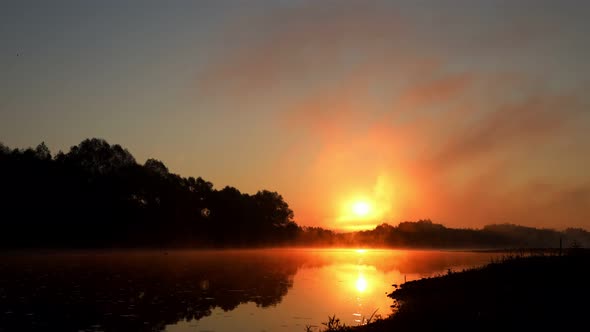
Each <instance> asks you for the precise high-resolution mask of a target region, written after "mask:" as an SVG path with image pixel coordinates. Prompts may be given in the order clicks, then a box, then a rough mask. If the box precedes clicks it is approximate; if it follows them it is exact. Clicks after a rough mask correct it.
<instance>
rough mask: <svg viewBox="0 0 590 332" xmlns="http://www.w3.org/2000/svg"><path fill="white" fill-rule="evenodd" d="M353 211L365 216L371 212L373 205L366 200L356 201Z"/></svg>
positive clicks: (359, 215)
mask: <svg viewBox="0 0 590 332" xmlns="http://www.w3.org/2000/svg"><path fill="white" fill-rule="evenodd" d="M352 212H353V213H354V214H355V215H356V216H358V217H365V216H367V215H368V214H369V212H371V205H369V203H367V202H364V201H359V202H355V203H353V204H352Z"/></svg>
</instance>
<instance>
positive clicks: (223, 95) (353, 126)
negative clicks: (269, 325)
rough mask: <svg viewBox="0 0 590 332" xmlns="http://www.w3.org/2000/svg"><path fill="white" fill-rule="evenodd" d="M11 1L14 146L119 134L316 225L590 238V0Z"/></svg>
mask: <svg viewBox="0 0 590 332" xmlns="http://www.w3.org/2000/svg"><path fill="white" fill-rule="evenodd" d="M1 8H2V9H1V10H0V41H1V42H0V142H2V143H4V144H5V145H7V146H10V147H19V148H25V147H29V146H33V147H34V146H36V145H37V144H38V143H40V142H41V141H44V142H45V143H46V144H47V145H48V146H49V148H50V149H51V150H52V151H53V152H54V153H55V152H57V151H59V150H63V151H64V152H67V151H68V150H69V148H70V147H71V146H73V145H77V144H78V143H79V142H80V141H82V140H83V139H85V138H89V137H99V138H104V139H106V140H107V141H108V142H110V143H111V144H115V143H116V144H121V145H122V146H124V147H126V148H128V149H129V151H130V152H131V153H132V154H133V155H134V156H135V157H136V159H137V160H138V162H140V163H143V162H144V161H145V160H146V159H147V158H156V159H159V160H162V161H163V162H164V163H165V164H166V165H167V166H168V167H169V169H170V170H171V171H172V172H175V173H178V174H180V175H182V176H187V177H188V176H195V177H197V176H201V177H203V178H204V179H206V180H209V181H211V182H213V184H214V185H215V187H216V188H218V189H221V188H223V187H224V186H226V185H230V186H234V187H236V188H238V189H240V190H241V191H242V192H247V193H255V192H256V191H257V190H260V189H268V190H272V191H277V192H279V193H280V194H281V195H282V196H283V197H284V198H285V200H286V201H287V202H288V203H289V205H290V206H291V208H292V209H293V210H294V212H295V220H296V221H297V222H298V223H299V224H301V225H304V226H321V227H327V228H332V229H338V230H356V229H367V228H371V227H374V226H375V225H377V224H380V223H382V222H387V223H390V224H392V225H396V224H397V223H399V222H401V221H406V220H418V219H426V218H429V219H432V220H433V221H434V222H437V223H442V224H445V225H447V226H450V227H469V228H480V227H482V226H483V225H486V224H491V223H514V224H521V225H528V226H535V227H548V228H556V229H564V228H566V227H583V228H586V229H590V172H588V170H589V169H590V153H589V152H590V108H589V105H590V94H588V93H587V91H588V90H589V88H590V62H588V59H590V38H588V37H587V32H588V31H590V21H589V20H588V19H587V18H588V17H590V2H588V1H544V0H535V1H503V0H498V1H475V0H473V1H467V0H465V1H439V0H432V1H420V0H416V1H346V0H342V1H295V0H293V1H289V0H276V1H257V0H252V1H237V0H236V1H220V0H216V1H172V0H171V1H166V2H162V1H111V0H104V1H97V2H85V1H60V0H55V1H26V0H25V1H6V0H5V1H2V4H1ZM359 207H360V208H359ZM359 210H360V212H359Z"/></svg>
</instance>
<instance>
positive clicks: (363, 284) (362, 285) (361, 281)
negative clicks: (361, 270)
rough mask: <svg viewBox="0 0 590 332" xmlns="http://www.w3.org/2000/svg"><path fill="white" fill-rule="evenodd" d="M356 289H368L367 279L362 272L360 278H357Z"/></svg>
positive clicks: (360, 290) (362, 290)
mask: <svg viewBox="0 0 590 332" xmlns="http://www.w3.org/2000/svg"><path fill="white" fill-rule="evenodd" d="M355 286H356V290H357V291H359V292H361V293H363V292H364V291H365V290H367V279H365V277H364V276H363V275H362V274H359V276H358V278H357V279H356V283H355Z"/></svg>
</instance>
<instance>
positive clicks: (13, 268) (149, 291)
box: [0, 249, 495, 332]
mask: <svg viewBox="0 0 590 332" xmlns="http://www.w3.org/2000/svg"><path fill="white" fill-rule="evenodd" d="M494 255H495V254H491V253H470V252H442V251H405V250H351V249H342V250H336V249H321V250H318V249H313V250H312V249H310V250H307V249H292V250H288V249H273V250H240V251H169V252H164V251H133V252H130V251H121V252H68V253H63V252H62V253H43V254H30V253H28V254H27V253H18V254H14V253H13V254H0V331H31V330H33V331H48V330H52V331H53V330H59V331H161V330H166V331H238V330H239V331H300V332H301V331H304V330H305V326H306V325H313V326H320V325H321V322H323V321H326V320H327V317H328V316H329V315H334V314H335V315H336V316H337V317H340V318H341V319H342V321H344V322H345V323H346V324H348V325H356V324H361V323H362V322H363V319H364V318H367V317H369V316H371V314H372V313H373V312H375V310H377V314H380V315H382V316H387V315H389V314H390V312H391V311H390V310H391V309H390V305H391V304H392V300H391V299H389V298H387V297H386V293H389V292H391V291H392V290H393V288H392V286H391V285H392V284H394V283H397V284H399V283H403V282H404V280H408V281H409V280H413V279H418V278H421V277H425V276H431V275H434V274H437V273H446V271H447V269H449V268H451V269H454V270H459V269H463V268H466V267H471V266H477V265H482V264H485V263H487V262H489V261H490V259H491V258H492V257H493V256H494Z"/></svg>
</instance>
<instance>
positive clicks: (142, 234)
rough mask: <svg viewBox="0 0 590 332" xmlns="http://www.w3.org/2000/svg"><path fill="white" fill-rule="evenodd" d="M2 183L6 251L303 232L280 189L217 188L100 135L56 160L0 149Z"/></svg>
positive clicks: (236, 239)
mask: <svg viewBox="0 0 590 332" xmlns="http://www.w3.org/2000/svg"><path fill="white" fill-rule="evenodd" d="M0 183H1V184H2V185H1V186H0V202H2V203H1V222H0V226H1V229H2V230H1V232H0V240H1V245H2V246H5V247H109V246H111V247H137V246H141V247H149V246H174V247H176V246H179V247H185V246H191V247H201V246H234V247H235V246H254V245H276V244H282V243H288V242H290V241H293V240H294V239H295V237H296V236H297V234H298V232H299V231H300V227H299V226H298V225H297V224H296V223H295V222H294V221H293V211H292V210H291V209H290V208H289V205H288V204H287V203H286V202H285V200H284V199H283V197H282V196H281V195H280V194H278V193H277V192H272V191H268V190H261V191H258V192H257V193H256V194H254V195H249V194H246V193H241V192H240V191H239V190H238V189H236V188H234V187H230V186H227V187H225V188H223V189H221V190H216V189H214V188H213V184H212V183H211V182H209V181H206V180H204V179H202V178H200V177H198V178H193V177H181V176H179V175H177V174H173V173H171V172H169V170H168V168H167V167H166V166H165V165H164V163H162V162H161V161H159V160H156V159H148V160H147V161H146V162H145V163H144V164H143V165H141V164H138V163H137V161H136V160H135V158H134V157H133V155H132V154H131V153H130V152H129V151H128V150H127V149H125V148H123V147H121V146H120V145H118V144H114V145H111V144H109V143H108V142H106V141H105V140H103V139H97V138H92V139H86V140H84V141H82V142H81V143H80V144H78V145H76V146H73V147H71V148H70V150H69V151H68V152H67V153H62V152H59V153H57V154H56V155H55V156H52V155H51V152H50V151H49V149H48V148H47V146H46V145H45V144H44V143H41V144H39V145H38V146H37V147H36V148H34V149H33V148H28V149H24V150H21V149H9V148H8V147H6V146H4V145H2V144H0Z"/></svg>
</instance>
